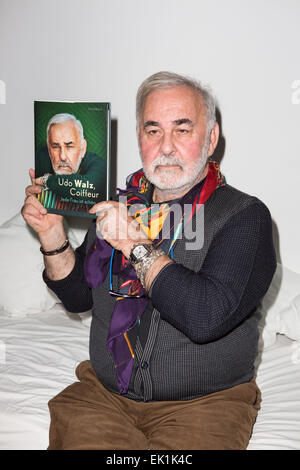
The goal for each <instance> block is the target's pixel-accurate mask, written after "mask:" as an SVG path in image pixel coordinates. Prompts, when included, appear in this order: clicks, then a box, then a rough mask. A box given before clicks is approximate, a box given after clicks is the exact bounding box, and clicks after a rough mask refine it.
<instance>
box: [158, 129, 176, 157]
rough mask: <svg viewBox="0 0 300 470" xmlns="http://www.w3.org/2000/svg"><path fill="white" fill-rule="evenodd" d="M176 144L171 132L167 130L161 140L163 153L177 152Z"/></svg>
mask: <svg viewBox="0 0 300 470" xmlns="http://www.w3.org/2000/svg"><path fill="white" fill-rule="evenodd" d="M175 150H176V149H175V144H174V140H173V136H172V133H171V132H165V133H164V134H163V136H162V140H161V152H162V154H163V155H171V154H174V153H175Z"/></svg>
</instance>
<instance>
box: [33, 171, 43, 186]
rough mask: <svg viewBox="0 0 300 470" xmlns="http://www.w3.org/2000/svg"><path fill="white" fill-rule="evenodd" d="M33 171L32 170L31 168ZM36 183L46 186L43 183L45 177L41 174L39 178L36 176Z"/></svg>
mask: <svg viewBox="0 0 300 470" xmlns="http://www.w3.org/2000/svg"><path fill="white" fill-rule="evenodd" d="M30 171H31V170H30ZM34 183H35V184H36V185H39V186H44V185H43V177H42V176H40V177H39V178H35V180H34Z"/></svg>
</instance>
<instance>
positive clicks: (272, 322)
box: [262, 264, 300, 347]
mask: <svg viewBox="0 0 300 470" xmlns="http://www.w3.org/2000/svg"><path fill="white" fill-rule="evenodd" d="M262 313H263V321H264V323H265V324H264V326H263V331H262V338H263V341H264V347H267V346H270V345H271V344H273V343H274V342H275V341H276V334H277V333H280V334H284V335H285V336H287V337H289V338H291V339H294V340H298V341H299V340H300V274H298V273H296V272H295V271H292V270H290V269H288V268H286V267H284V266H282V265H281V264H277V268H276V271H275V274H274V277H273V280H272V282H271V285H270V287H269V289H268V291H267V293H266V295H265V297H264V299H263V301H262Z"/></svg>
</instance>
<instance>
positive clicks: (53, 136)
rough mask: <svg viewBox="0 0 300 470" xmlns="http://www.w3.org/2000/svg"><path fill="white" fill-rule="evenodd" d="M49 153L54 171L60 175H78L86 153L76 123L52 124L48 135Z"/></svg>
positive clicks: (84, 143)
mask: <svg viewBox="0 0 300 470" xmlns="http://www.w3.org/2000/svg"><path fill="white" fill-rule="evenodd" d="M48 151H49V155H50V158H51V162H52V166H53V170H54V172H55V173H56V174H58V175H67V174H71V173H77V171H78V169H79V166H80V163H81V160H82V158H83V157H84V154H85V151H86V141H85V140H84V142H83V143H82V142H81V137H80V133H79V130H78V128H77V126H76V124H75V122H74V121H67V122H63V123H61V124H52V126H51V127H50V129H49V133H48Z"/></svg>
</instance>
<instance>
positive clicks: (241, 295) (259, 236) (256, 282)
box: [151, 202, 276, 343]
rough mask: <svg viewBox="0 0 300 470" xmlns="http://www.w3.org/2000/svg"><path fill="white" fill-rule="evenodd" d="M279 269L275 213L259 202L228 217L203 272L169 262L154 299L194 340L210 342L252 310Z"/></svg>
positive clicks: (154, 286)
mask: <svg viewBox="0 0 300 470" xmlns="http://www.w3.org/2000/svg"><path fill="white" fill-rule="evenodd" d="M275 269H276V255H275V250H274V245H273V239H272V220H271V216H270V213H269V211H268V209H267V207H266V206H265V205H264V204H263V203H261V202H258V203H254V204H253V205H251V206H249V207H247V208H246V209H243V210H242V211H241V212H239V213H237V214H235V215H234V216H232V217H231V218H230V219H229V221H227V223H226V224H225V226H224V227H223V228H222V229H221V231H220V232H219V233H218V234H217V235H216V237H215V238H214V240H213V242H212V244H211V246H210V248H209V250H208V253H207V255H206V257H205V260H204V263H203V265H202V267H201V269H200V270H199V271H198V272H194V271H191V270H190V269H188V268H186V267H184V266H182V265H180V264H177V263H172V264H169V265H167V266H166V267H165V269H163V270H162V271H161V272H160V273H159V274H158V276H157V277H156V279H155V280H154V283H153V284H152V289H151V299H152V303H153V306H154V307H155V308H156V309H157V310H158V311H159V312H160V315H161V318H162V319H163V320H165V321H167V322H169V323H170V324H172V325H173V326H174V327H175V328H177V329H179V330H181V331H182V332H183V333H184V334H186V335H187V336H188V337H189V338H190V339H191V340H192V341H194V342H196V343H208V342H211V341H215V340H217V339H219V338H220V337H222V336H224V335H226V334H227V333H228V332H229V331H231V330H232V329H233V328H235V327H236V326H237V325H238V324H239V323H240V322H242V321H243V320H244V319H245V318H247V316H249V315H250V314H251V312H252V311H253V310H254V309H255V308H256V307H257V306H258V305H259V302H260V300H261V299H262V297H263V296H264V294H265V293H266V291H267V289H268V287H269V285H270V283H271V280H272V277H273V275H274V272H275Z"/></svg>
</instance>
